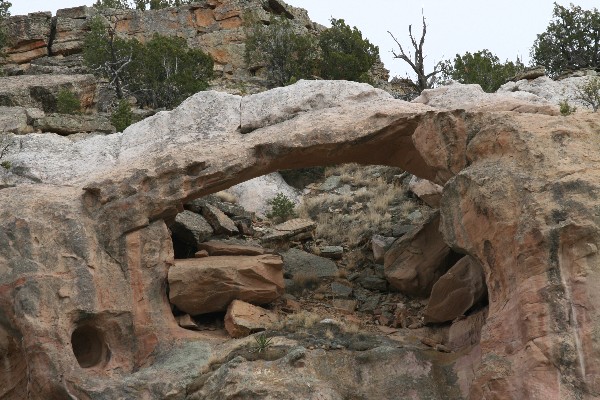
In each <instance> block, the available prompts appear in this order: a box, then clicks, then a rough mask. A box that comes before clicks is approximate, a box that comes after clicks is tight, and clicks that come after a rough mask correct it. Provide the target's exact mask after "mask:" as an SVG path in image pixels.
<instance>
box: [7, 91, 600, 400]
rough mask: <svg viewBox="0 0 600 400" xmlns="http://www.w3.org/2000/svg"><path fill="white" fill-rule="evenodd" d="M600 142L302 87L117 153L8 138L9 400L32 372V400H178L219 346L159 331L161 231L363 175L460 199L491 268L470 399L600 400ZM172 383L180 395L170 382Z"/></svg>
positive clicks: (545, 122) (587, 124)
mask: <svg viewBox="0 0 600 400" xmlns="http://www.w3.org/2000/svg"><path fill="white" fill-rule="evenodd" d="M596 126H598V125H597V119H596V118H595V117H594V116H591V115H590V116H586V115H584V116H582V117H579V118H576V117H573V118H571V119H566V120H565V119H561V118H560V117H551V116H545V115H532V114H519V113H516V112H490V111H486V112H468V111H467V112H466V111H462V110H457V111H444V110H435V109H432V108H430V107H427V106H424V105H421V104H409V103H405V102H401V101H397V100H393V99H392V98H390V97H389V96H388V95H386V94H385V93H383V92H381V91H376V90H373V89H372V88H370V87H369V86H368V85H361V84H353V83H344V82H337V83H335V82H301V83H299V84H297V85H294V86H291V87H288V88H283V89H277V90H275V91H270V92H266V93H263V94H260V95H255V96H251V97H248V98H240V97H237V96H230V95H226V94H219V93H201V94H198V95H196V96H194V97H192V98H190V99H188V100H187V101H186V102H185V103H184V104H183V105H182V106H181V107H179V108H178V109H177V110H174V111H172V112H170V113H159V114H158V115H156V116H155V117H153V118H150V119H148V120H145V121H143V122H141V123H140V124H137V125H135V126H133V127H130V128H129V129H128V130H126V132H125V133H123V134H117V135H113V136H109V137H99V138H91V139H88V140H84V141H80V142H71V141H68V140H66V139H62V138H58V137H50V136H48V137H44V136H42V135H31V136H28V137H25V138H14V139H13V140H14V141H15V143H17V142H18V144H19V146H18V148H19V151H18V152H16V151H15V152H14V153H11V155H10V156H11V160H12V161H13V163H15V165H17V166H18V165H27V170H26V171H25V172H24V173H23V174H22V175H21V176H20V177H18V178H15V179H16V183H17V185H16V186H15V187H9V188H5V189H2V191H1V193H2V200H1V201H0V228H1V229H0V267H1V268H0V273H1V276H0V308H1V309H2V310H3V314H2V315H1V317H0V325H1V326H2V327H3V330H4V331H5V333H3V335H1V336H0V337H3V338H4V337H6V338H8V339H7V340H4V341H3V343H4V342H6V343H7V345H6V346H4V347H2V348H3V349H9V350H6V351H5V354H7V355H8V356H4V358H5V359H10V360H11V361H10V362H9V365H10V367H9V368H6V367H5V368H4V370H3V372H1V373H0V382H2V383H3V386H2V387H7V388H9V390H12V391H15V390H18V388H17V387H16V386H15V385H13V384H11V382H18V381H19V380H18V379H15V374H16V375H18V374H17V372H18V371H24V370H27V372H26V374H27V381H28V384H27V385H26V387H25V389H24V390H25V391H26V394H27V396H28V397H30V398H52V396H55V397H57V398H60V396H63V397H65V396H66V395H69V394H70V395H74V396H77V397H80V398H86V396H88V397H91V398H94V395H93V394H94V393H96V394H98V396H100V394H101V395H102V396H105V397H106V398H109V397H110V396H118V395H121V394H123V393H127V390H142V389H141V388H142V387H143V388H144V389H143V390H145V391H146V392H147V394H148V396H151V395H153V394H155V393H162V394H163V395H164V394H166V393H169V392H170V391H177V390H181V387H177V385H181V382H185V381H186V380H188V381H189V380H190V379H192V376H193V375H194V374H197V371H198V370H199V369H201V368H202V367H203V366H205V365H206V363H207V362H208V360H209V358H210V353H211V350H210V349H211V346H210V344H209V343H204V342H198V341H197V340H195V339H194V337H193V335H191V334H189V333H188V332H182V330H180V329H178V328H177V327H176V326H175V324H174V322H173V321H170V320H165V315H169V314H170V310H169V308H168V302H167V300H166V298H165V295H164V290H163V286H164V278H165V276H166V271H167V269H168V267H169V265H170V263H171V262H172V259H173V254H172V247H171V245H170V239H169V235H168V232H167V229H166V226H165V225H164V223H163V222H162V220H163V219H164V218H166V217H168V216H172V215H174V214H175V213H176V212H177V211H178V210H180V209H181V207H182V204H183V203H184V202H186V201H188V200H190V199H192V198H196V197H199V196H202V195H205V194H209V193H212V192H216V191H219V190H222V189H224V188H226V187H229V186H231V185H234V184H236V183H238V182H241V181H244V180H247V179H250V178H253V177H255V176H259V175H262V174H265V173H268V172H271V171H274V170H277V169H281V168H297V167H306V166H312V165H319V164H331V163H341V162H349V161H353V162H359V163H375V164H382V165H391V166H400V167H402V168H404V169H406V170H408V171H411V172H413V173H414V174H416V175H418V176H420V177H423V178H426V179H430V180H433V181H436V182H437V183H440V184H446V186H445V189H444V196H443V200H442V226H441V228H442V232H443V234H444V236H445V238H446V240H447V241H448V242H449V244H450V245H452V246H453V247H454V248H455V249H458V250H461V251H463V252H465V253H468V254H470V255H472V256H473V257H475V258H477V260H478V261H480V262H481V263H482V265H483V266H484V268H485V270H486V278H487V282H488V288H489V292H490V315H489V319H488V323H487V324H486V326H485V327H484V332H483V337H482V343H481V358H478V357H475V359H474V361H473V360H472V361H473V363H474V371H475V372H474V374H473V375H472V376H466V377H462V378H461V379H462V380H461V388H462V390H463V393H464V395H465V396H467V394H468V393H469V392H470V393H471V396H472V398H506V397H510V398H525V397H529V398H536V397H535V396H542V397H545V398H557V399H558V398H582V397H590V398H591V397H594V396H596V395H597V394H598V393H600V388H599V384H598V382H600V381H598V373H599V372H598V371H597V368H598V367H597V365H598V363H597V360H598V359H600V357H599V356H600V354H599V351H600V350H599V348H598V344H597V343H598V339H597V338H596V336H595V334H594V332H596V329H597V327H596V324H597V323H596V320H597V318H595V317H596V316H597V311H596V307H597V305H598V299H597V298H596V294H595V293H597V291H595V290H594V289H595V288H596V286H597V285H598V284H597V283H596V282H600V279H597V278H600V277H598V276H596V275H598V274H600V272H598V269H597V265H598V264H597V255H596V253H597V248H598V246H599V245H600V243H599V240H598V226H599V220H598V219H599V217H598V215H597V214H596V211H594V210H595V209H594V208H593V207H591V206H590V204H591V202H593V198H595V196H596V194H597V193H598V190H599V185H598V182H599V180H598V174H597V170H596V168H595V165H596V164H595V163H596V162H597V161H599V160H598V156H597V154H600V152H599V151H598V150H599V149H598V142H597V141H596V142H595V141H594V140H593V137H594V136H593V135H594V134H595V130H596V128H595V127H596ZM242 132H245V133H242ZM457 174H458V176H457V177H456V178H454V176H455V175H457ZM24 182H26V183H32V182H36V183H35V184H33V185H32V184H21V183H24ZM90 327H91V328H90ZM98 327H101V328H98ZM92 328H93V329H92ZM73 332H84V333H86V334H88V333H89V332H93V333H94V335H93V336H94V338H95V340H96V342H98V343H97V344H98V346H99V348H101V349H103V350H102V353H101V357H100V358H98V359H99V360H102V362H101V363H100V362H90V363H86V364H85V365H89V367H87V368H80V367H77V365H78V362H77V360H76V357H75V355H73V354H72V352H70V351H68V349H69V348H70V346H71V343H70V340H71V336H72V333H73ZM89 334H91V333H89ZM190 352H193V353H194V354H195V357H194V358H193V359H190V358H189V354H190ZM94 360H95V361H97V360H96V358H94ZM481 360H482V361H483V363H480V361H481ZM96 365H102V366H103V367H102V368H97V367H96ZM172 365H178V366H179V367H178V373H179V374H180V375H179V376H178V380H177V381H176V382H175V381H173V382H167V383H165V382H164V380H162V381H161V382H156V377H157V376H160V375H161V374H162V373H165V371H167V370H169V368H168V366H172ZM531 371H533V373H531V374H529V375H527V374H526V372H531ZM125 378H126V380H127V382H128V383H127V385H129V386H127V385H125V387H124V386H123V383H122V380H123V379H125ZM4 385H6V386H4ZM540 388H541V389H540ZM6 393H9V392H6ZM22 393H25V392H21V393H20V394H22ZM107 396H108V397H107ZM98 398H101V397H98Z"/></svg>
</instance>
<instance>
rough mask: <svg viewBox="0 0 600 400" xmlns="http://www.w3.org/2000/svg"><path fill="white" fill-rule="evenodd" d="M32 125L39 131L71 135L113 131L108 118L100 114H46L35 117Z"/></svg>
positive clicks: (113, 128)
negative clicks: (41, 116)
mask: <svg viewBox="0 0 600 400" xmlns="http://www.w3.org/2000/svg"><path fill="white" fill-rule="evenodd" d="M33 127H34V128H35V129H36V130H38V131H41V132H54V133H58V134H59V135H72V134H75V133H83V132H99V133H115V132H116V129H115V127H114V126H113V125H112V124H111V123H110V121H109V120H108V118H106V117H103V116H100V115H70V114H56V113H55V114H48V115H46V116H44V117H43V118H39V119H36V120H35V122H34V124H33Z"/></svg>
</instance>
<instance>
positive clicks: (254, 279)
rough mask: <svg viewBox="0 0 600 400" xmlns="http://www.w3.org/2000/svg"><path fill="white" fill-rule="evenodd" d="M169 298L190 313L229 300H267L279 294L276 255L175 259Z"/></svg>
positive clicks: (221, 306)
mask: <svg viewBox="0 0 600 400" xmlns="http://www.w3.org/2000/svg"><path fill="white" fill-rule="evenodd" d="M168 279H169V299H170V301H171V303H172V304H174V305H176V306H177V308H179V309H180V310H181V311H183V312H186V313H188V314H190V315H198V314H205V313H210V312H215V311H225V309H226V308H227V306H228V305H229V303H231V301H233V300H236V299H237V300H243V301H246V302H249V303H253V304H267V303H270V302H272V301H273V300H276V299H277V298H279V296H281V295H282V294H283V291H284V283H283V261H282V259H281V257H280V256H277V255H272V254H266V255H260V256H220V257H206V258H192V259H184V260H175V265H174V266H173V267H172V268H171V269H170V270H169V277H168Z"/></svg>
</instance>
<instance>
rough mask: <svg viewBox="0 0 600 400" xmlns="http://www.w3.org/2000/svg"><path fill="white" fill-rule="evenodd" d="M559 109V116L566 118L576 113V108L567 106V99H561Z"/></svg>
mask: <svg viewBox="0 0 600 400" xmlns="http://www.w3.org/2000/svg"><path fill="white" fill-rule="evenodd" d="M558 105H559V107H560V115H562V116H565V117H566V116H567V115H571V114H573V113H574V112H575V111H577V107H574V106H572V105H570V104H569V102H568V101H567V99H563V100H561V101H560V102H559V103H558Z"/></svg>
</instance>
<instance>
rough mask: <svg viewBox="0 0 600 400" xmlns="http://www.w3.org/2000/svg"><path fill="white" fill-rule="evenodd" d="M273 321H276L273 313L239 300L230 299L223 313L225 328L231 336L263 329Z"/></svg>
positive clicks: (242, 335)
mask: <svg viewBox="0 0 600 400" xmlns="http://www.w3.org/2000/svg"><path fill="white" fill-rule="evenodd" d="M275 322H277V315H276V314H275V313H272V312H271V311H267V310H265V309H264V308H262V307H257V306H254V305H252V304H248V303H246V302H245V301H241V300H234V301H232V302H231V304H230V305H229V307H227V314H225V329H226V330H227V333H229V336H231V337H233V338H241V337H244V336H248V335H250V334H251V333H254V332H259V331H264V330H265V329H267V328H268V327H269V326H271V325H273V324H274V323H275Z"/></svg>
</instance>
